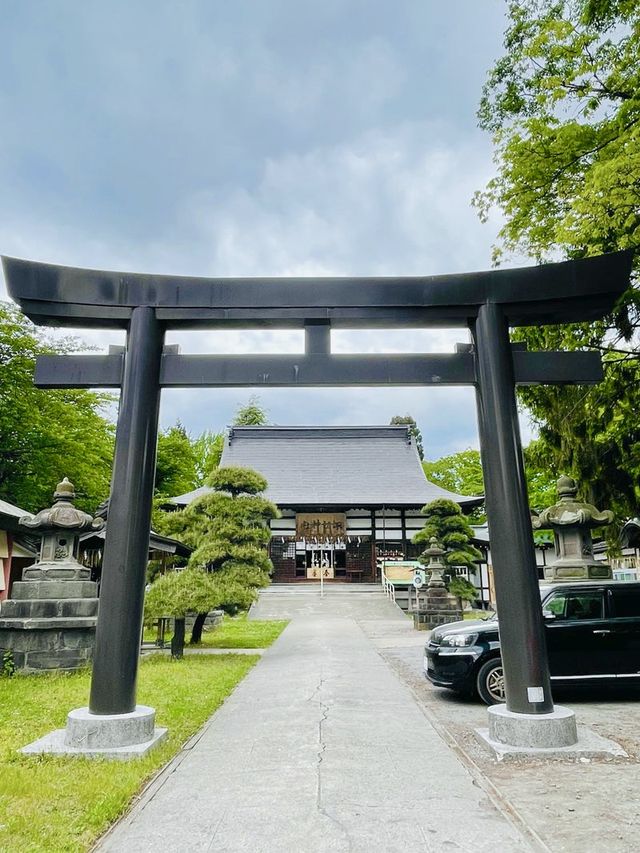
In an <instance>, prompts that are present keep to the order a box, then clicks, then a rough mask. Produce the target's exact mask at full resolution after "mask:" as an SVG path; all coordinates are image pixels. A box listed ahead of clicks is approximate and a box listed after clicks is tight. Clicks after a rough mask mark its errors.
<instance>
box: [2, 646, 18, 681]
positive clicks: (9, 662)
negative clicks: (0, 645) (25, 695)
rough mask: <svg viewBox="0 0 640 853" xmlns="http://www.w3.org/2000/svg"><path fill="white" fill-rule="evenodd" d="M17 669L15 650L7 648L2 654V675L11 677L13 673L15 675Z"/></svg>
mask: <svg viewBox="0 0 640 853" xmlns="http://www.w3.org/2000/svg"><path fill="white" fill-rule="evenodd" d="M15 671H16V664H15V661H14V659H13V652H12V651H11V649H7V650H6V652H5V653H4V654H3V655H2V670H0V675H2V676H4V677H6V678H10V677H11V676H12V675H15Z"/></svg>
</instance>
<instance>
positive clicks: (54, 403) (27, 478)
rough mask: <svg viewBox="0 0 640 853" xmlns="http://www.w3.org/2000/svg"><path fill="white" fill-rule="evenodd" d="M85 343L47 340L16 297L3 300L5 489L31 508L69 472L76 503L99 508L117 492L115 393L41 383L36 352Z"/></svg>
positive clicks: (0, 400) (0, 404) (0, 357)
mask: <svg viewBox="0 0 640 853" xmlns="http://www.w3.org/2000/svg"><path fill="white" fill-rule="evenodd" d="M78 348H79V346H78V342H77V341H74V340H71V339H68V340H65V341H63V342H58V343H56V344H53V343H51V342H50V341H48V340H47V338H46V336H45V335H44V334H42V333H41V332H40V331H39V330H37V329H36V328H35V327H34V326H33V325H32V324H31V323H30V322H29V321H28V320H27V319H26V318H25V317H23V316H22V314H20V312H19V311H18V310H17V309H16V308H15V307H13V306H12V305H10V304H7V303H0V448H1V451H2V452H1V453H0V497H2V498H4V499H5V500H7V501H9V502H10V503H13V504H17V505H18V506H21V507H24V509H27V510H29V511H31V512H34V511H37V510H39V509H42V507H44V506H48V505H49V504H50V503H51V501H52V497H53V492H54V489H55V486H56V483H58V482H59V481H60V480H61V479H62V478H63V477H68V478H69V479H70V480H71V482H72V483H73V484H74V485H75V488H76V493H77V495H78V497H77V500H76V504H77V505H78V506H79V507H80V508H82V509H85V510H88V511H92V510H95V508H96V507H97V506H98V504H99V503H100V502H101V501H103V500H104V499H105V498H106V497H107V496H108V494H109V482H110V478H111V465H112V459H113V437H114V428H113V425H112V424H111V423H109V421H107V420H106V419H105V417H104V416H103V413H104V411H105V408H106V407H107V406H108V405H109V404H110V403H111V402H112V399H113V398H112V397H111V396H110V395H108V394H96V393H94V392H92V391H85V390H77V389H60V390H54V389H47V390H41V389H39V388H35V387H34V385H33V372H34V366H35V359H36V356H37V355H39V354H44V353H69V352H73V351H75V350H77V349H78Z"/></svg>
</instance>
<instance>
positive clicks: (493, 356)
mask: <svg viewBox="0 0 640 853" xmlns="http://www.w3.org/2000/svg"><path fill="white" fill-rule="evenodd" d="M472 331H473V336H474V340H475V351H476V352H475V357H476V370H477V401H478V427H479V432H480V446H481V453H482V469H483V476H484V486H485V497H486V506H487V520H488V523H489V537H490V542H491V561H492V564H493V572H494V585H495V595H496V605H497V610H498V618H499V620H500V647H501V652H502V662H503V669H504V679H505V692H506V704H505V705H495V706H494V707H492V708H490V709H489V733H488V739H489V741H490V742H491V741H492V742H495V743H498V744H508V745H509V746H511V747H524V748H540V747H542V748H544V747H548V748H558V747H566V746H572V745H574V744H575V743H577V739H578V736H577V728H576V721H575V715H574V713H573V711H570V710H569V709H568V708H561V707H559V706H556V707H555V708H554V705H553V699H552V696H551V682H550V677H549V664H548V661H547V650H546V643H545V633H544V623H543V617H542V608H541V607H540V606H539V601H540V591H539V588H538V573H537V568H536V558H535V551H534V545H533V535H532V529H531V517H530V512H529V505H528V496H527V483H526V479H525V475H524V460H523V456H522V446H521V441H520V428H519V424H518V411H517V406H516V395H515V379H514V370H513V356H512V349H511V344H510V341H509V326H508V323H507V319H506V317H505V315H504V313H503V310H502V307H501V306H500V305H498V304H496V303H492V302H487V303H485V304H484V305H481V306H480V308H479V311H478V317H477V320H476V323H475V328H474V329H473V330H472ZM536 605H538V606H536Z"/></svg>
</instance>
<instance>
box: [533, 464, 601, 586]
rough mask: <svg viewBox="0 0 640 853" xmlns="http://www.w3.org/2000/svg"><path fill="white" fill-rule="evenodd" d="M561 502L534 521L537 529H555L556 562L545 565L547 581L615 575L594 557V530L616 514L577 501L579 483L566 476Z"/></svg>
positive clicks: (560, 484)
mask: <svg viewBox="0 0 640 853" xmlns="http://www.w3.org/2000/svg"><path fill="white" fill-rule="evenodd" d="M557 487H558V497H559V500H558V501H557V503H555V504H554V505H553V506H550V507H548V509H545V510H543V511H542V512H541V513H540V515H538V516H534V517H533V518H532V520H531V522H532V525H533V528H534V529H535V530H553V536H554V544H555V550H556V559H555V560H554V561H553V562H552V563H550V564H549V565H548V566H545V569H544V576H545V579H546V580H554V581H562V580H566V581H575V580H581V579H582V580H603V579H607V578H611V577H612V576H613V573H612V571H611V566H609V565H608V564H607V563H603V562H598V561H597V560H596V559H595V558H594V556H593V541H592V539H591V530H592V528H594V527H602V526H604V525H607V524H611V522H612V521H613V513H612V512H611V511H610V510H608V509H606V510H603V511H600V510H597V509H596V508H595V507H594V506H592V504H588V503H584V502H583V501H579V500H578V499H577V494H578V486H577V485H576V481H575V480H574V479H573V478H571V477H567V476H565V475H563V476H562V477H560V478H559V479H558V484H557Z"/></svg>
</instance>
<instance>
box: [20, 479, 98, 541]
mask: <svg viewBox="0 0 640 853" xmlns="http://www.w3.org/2000/svg"><path fill="white" fill-rule="evenodd" d="M75 496H76V493H75V489H74V486H73V483H70V482H69V480H68V479H67V477H65V478H64V479H63V481H62V482H61V483H58V485H57V487H56V490H55V492H54V493H53V500H54V503H53V505H52V506H50V507H48V508H47V509H41V510H40V512H38V513H37V514H36V515H33V516H32V515H25V516H23V517H22V518H21V519H20V526H21V527H26V528H27V529H28V530H37V531H38V532H39V533H51V532H54V531H56V530H69V531H71V530H73V531H74V534H75V535H80V534H81V533H85V532H86V531H88V530H101V529H102V528H103V527H104V519H102V518H94V517H93V516H92V515H89V513H87V512H83V511H82V510H80V509H78V508H77V507H75V506H74V505H73V500H74V498H75Z"/></svg>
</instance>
